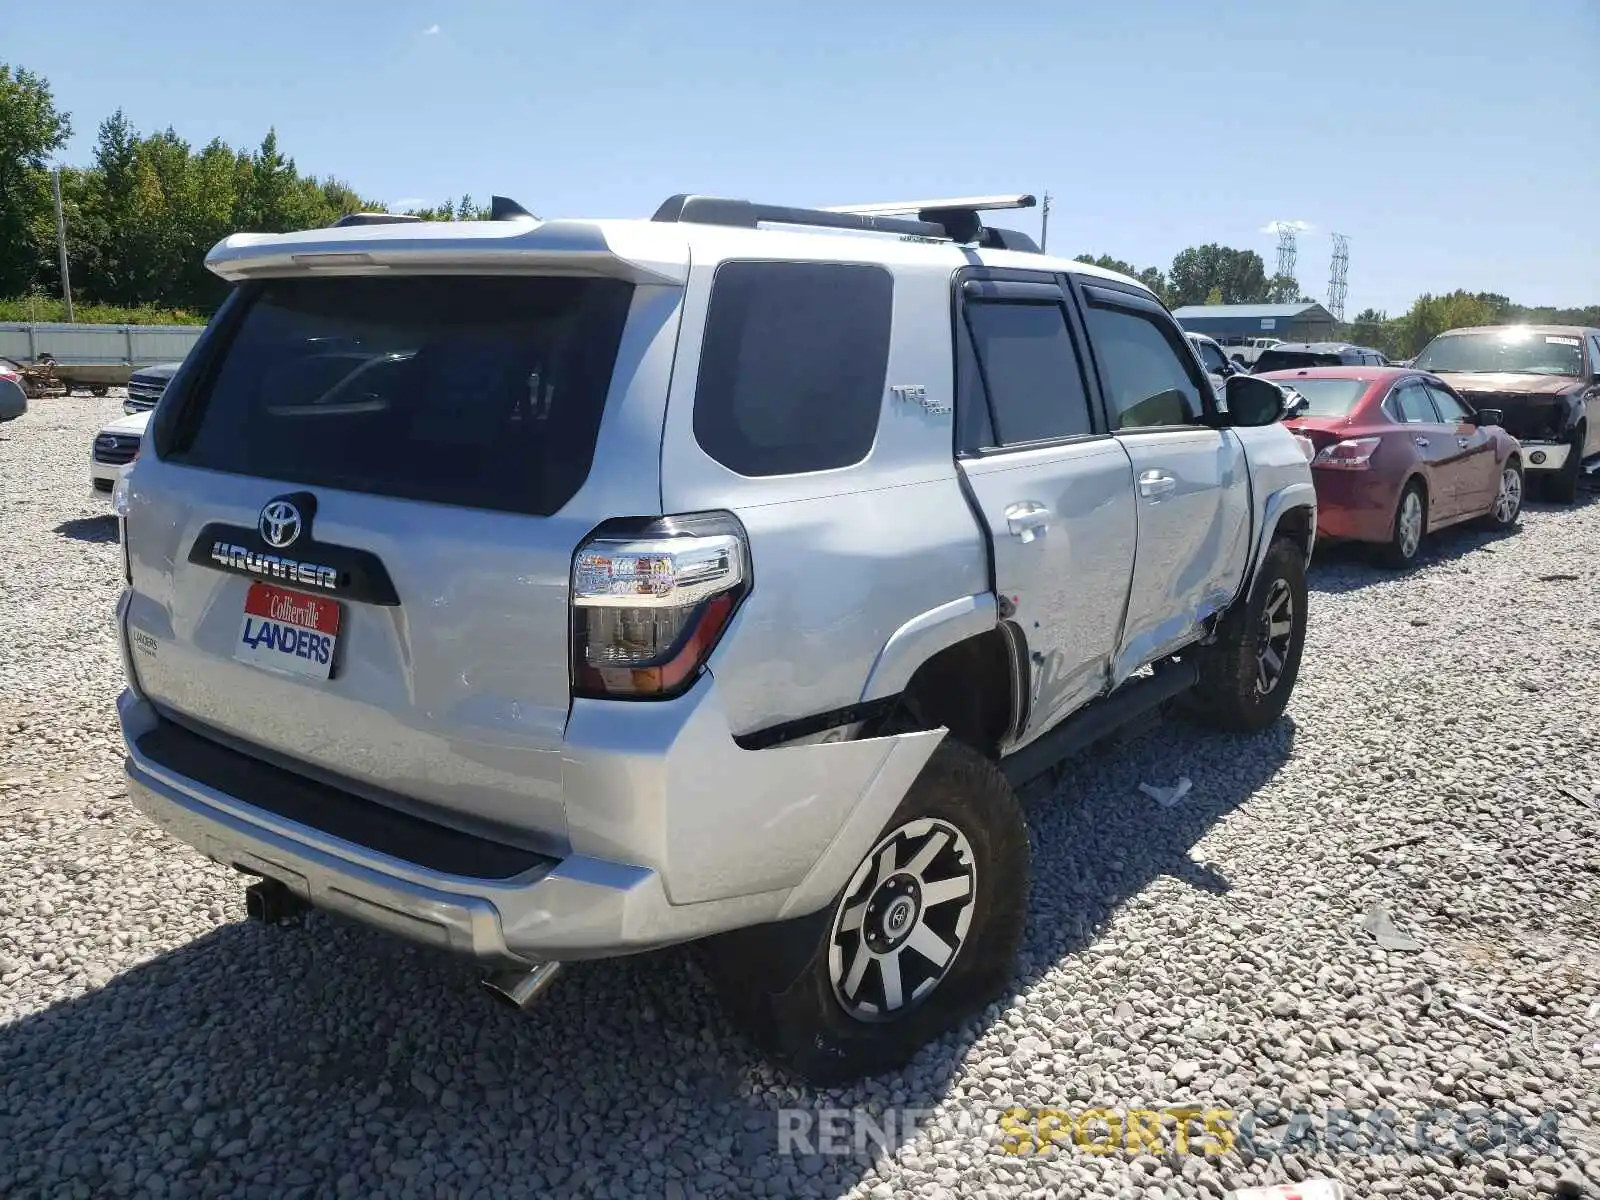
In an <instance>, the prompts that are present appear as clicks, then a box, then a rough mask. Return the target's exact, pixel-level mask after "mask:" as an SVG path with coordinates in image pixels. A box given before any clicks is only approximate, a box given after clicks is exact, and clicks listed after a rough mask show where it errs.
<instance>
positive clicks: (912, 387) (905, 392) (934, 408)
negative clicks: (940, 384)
mask: <svg viewBox="0 0 1600 1200" xmlns="http://www.w3.org/2000/svg"><path fill="white" fill-rule="evenodd" d="M889 394H890V395H892V396H893V397H894V398H895V399H896V400H900V401H903V402H904V403H906V404H916V405H919V406H920V407H922V408H923V409H924V410H926V411H927V412H930V413H935V414H937V413H947V412H949V411H950V406H949V405H948V404H941V403H940V402H939V401H937V400H934V399H932V398H931V397H930V396H929V395H928V389H927V388H925V387H923V386H922V384H920V383H892V384H890V385H889Z"/></svg>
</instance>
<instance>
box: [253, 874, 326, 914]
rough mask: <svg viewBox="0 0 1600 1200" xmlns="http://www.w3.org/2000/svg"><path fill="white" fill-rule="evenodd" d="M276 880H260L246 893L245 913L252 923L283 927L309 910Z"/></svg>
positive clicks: (297, 897) (304, 903)
mask: <svg viewBox="0 0 1600 1200" xmlns="http://www.w3.org/2000/svg"><path fill="white" fill-rule="evenodd" d="M309 907H310V905H308V904H307V903H306V902H305V901H304V900H302V899H300V897H299V896H296V895H295V894H294V893H293V892H291V891H290V890H289V889H288V888H287V887H285V886H284V885H283V884H281V883H279V882H278V881H277V880H276V879H258V880H257V881H256V882H255V883H252V884H251V885H250V886H249V887H247V888H246V889H245V891H244V911H245V913H246V915H248V916H249V918H250V919H251V920H252V921H260V922H261V923H262V924H263V925H282V924H284V923H285V922H287V921H292V920H293V919H294V918H295V917H298V916H300V915H301V914H302V913H304V912H305V911H306V909H307V908H309Z"/></svg>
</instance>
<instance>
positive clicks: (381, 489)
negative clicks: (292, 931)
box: [127, 274, 681, 851]
mask: <svg viewBox="0 0 1600 1200" xmlns="http://www.w3.org/2000/svg"><path fill="white" fill-rule="evenodd" d="M680 294H681V293H680V291H679V289H678V288H676V287H671V286H661V285H657V284H638V283H634V282H629V281H625V280H622V279H614V278H594V277H590V278H580V277H556V276H540V275H533V274H517V275H500V276H486V275H485V276H474V275H459V274H458V275H450V276H437V275H435V276H426V275H406V276H387V275H385V276H377V277H374V276H366V277H361V276H339V275H319V276H315V277H312V276H306V275H303V274H302V275H300V276H299V277H294V278H282V279H267V280H262V281H259V282H256V283H252V284H250V285H248V287H247V290H246V291H245V292H244V293H242V294H241V295H240V296H239V297H238V298H236V300H235V301H234V302H233V304H232V305H231V306H230V311H229V313H228V314H226V315H225V316H224V317H222V318H219V322H226V324H223V325H221V327H220V328H219V329H218V330H217V331H216V337H215V339H214V340H215V341H216V345H215V346H212V347H207V349H206V353H207V355H208V361H207V362H206V363H204V364H202V365H200V366H199V367H198V368H197V370H196V371H195V372H194V375H193V378H192V380H189V381H186V385H185V390H184V394H183V395H181V396H174V397H173V399H174V400H176V401H177V403H176V404H175V405H173V406H171V407H170V409H169V408H168V407H166V406H164V408H163V410H162V411H163V415H164V417H165V418H166V422H167V423H166V424H165V425H164V426H163V427H162V428H161V429H160V430H158V432H157V438H156V442H157V446H156V452H155V453H153V454H150V455H147V456H145V457H144V459H142V460H141V462H140V464H139V466H138V468H137V469H136V472H135V475H134V478H133V481H132V488H131V496H130V508H129V513H128V524H127V529H128V547H129V556H130V561H131V567H132V587H131V589H130V600H129V605H128V618H127V619H128V625H129V633H130V637H129V643H130V649H131V652H132V654H131V661H132V666H133V670H134V672H135V673H136V677H137V678H136V682H137V685H138V687H139V689H140V690H141V691H142V692H143V693H144V694H145V695H146V696H148V697H149V698H150V699H151V700H152V701H153V702H155V703H156V705H157V706H158V707H159V708H163V709H165V710H166V711H167V712H168V713H169V715H173V716H176V717H178V718H179V719H181V720H184V721H185V722H186V723H189V724H191V725H192V726H199V727H201V728H202V729H203V730H205V729H208V730H212V731H216V732H218V733H220V734H223V735H228V736H230V737H231V738H233V739H237V740H238V741H242V742H244V743H247V744H248V745H249V746H251V747H254V748H255V749H256V751H257V752H259V754H260V755H261V757H263V758H264V759H267V760H268V761H274V762H277V763H278V764H279V765H283V766H287V767H289V768H290V769H294V770H297V771H300V772H302V773H303V774H306V775H308V776H311V777H313V778H320V779H323V780H324V781H326V782H331V783H335V784H338V785H342V786H345V787H348V788H350V789H351V790H354V791H357V792H361V793H363V794H366V795H369V796H371V797H372V798H374V799H379V800H386V801H388V802H390V803H394V804H396V805H398V806H401V807H410V808H415V809H420V810H422V811H424V812H426V813H427V814H428V815H430V816H434V817H436V818H438V819H443V820H446V821H452V818H454V820H453V822H452V823H456V824H460V825H463V826H466V827H473V828H480V829H488V830H493V831H496V832H500V833H502V835H504V836H508V837H511V838H513V839H514V840H517V841H521V842H523V843H525V844H529V845H532V846H534V847H536V848H540V849H550V850H554V851H559V850H560V849H561V848H562V847H563V845H564V843H565V839H566V821H565V815H564V811H563V806H562V795H561V769H562V768H561V754H560V749H561V741H562V733H563V730H564V727H565V723H566V718H567V712H568V706H569V680H568V661H567V660H568V636H569V630H568V615H567V603H568V587H569V574H570V570H571V563H572V554H573V551H574V549H575V548H576V546H577V545H578V544H579V543H580V542H581V541H582V540H583V538H584V536H585V535H586V534H587V533H589V531H590V530H592V529H593V528H594V526H595V525H596V524H598V523H599V522H600V521H602V520H604V519H605V518H607V517H611V516H616V515H619V514H629V515H635V514H636V515H654V514H657V513H658V512H659V504H660V488H659V480H658V457H659V456H658V454H657V453H656V452H655V451H654V449H653V446H654V439H652V438H648V437H643V436H642V431H648V430H649V429H650V428H651V423H652V422H653V423H654V428H655V429H656V430H657V431H659V428H660V422H661V417H662V412H663V410H664V405H665V393H666V377H667V372H668V371H669V370H670V365H671V356H672V352H673V342H674V340H675V337H676V328H677V320H678V312H679V305H678V300H679V297H680ZM641 447H649V448H651V449H650V450H649V452H648V453H642V452H641Z"/></svg>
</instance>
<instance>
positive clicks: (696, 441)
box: [117, 196, 1316, 1082]
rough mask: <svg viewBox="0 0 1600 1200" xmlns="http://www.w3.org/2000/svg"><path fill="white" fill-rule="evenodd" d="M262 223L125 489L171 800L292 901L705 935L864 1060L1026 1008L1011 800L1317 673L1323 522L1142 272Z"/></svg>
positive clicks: (138, 720) (506, 942) (1022, 261)
mask: <svg viewBox="0 0 1600 1200" xmlns="http://www.w3.org/2000/svg"><path fill="white" fill-rule="evenodd" d="M1029 203H1031V197H1014V198H1009V199H1008V198H985V197H976V198H971V199H968V200H962V201H948V202H919V203H913V204H907V205H881V206H865V207H862V208H853V209H837V210H813V209H793V208H779V207H774V206H764V205H753V204H750V203H746V202H743V201H730V200H722V199H717V198H712V197H702V196H677V197H674V198H672V199H671V200H669V201H667V202H666V204H664V205H663V206H662V208H661V209H660V210H659V211H658V212H657V213H656V214H655V216H654V218H653V219H651V220H647V221H646V220H621V221H586V220H543V221H541V220H538V219H536V218H534V217H532V216H531V215H530V214H528V213H527V212H526V211H525V210H522V209H520V208H519V207H517V206H516V205H514V204H513V203H511V202H507V201H497V202H496V208H495V215H494V217H493V218H492V219H490V220H486V221H481V222H467V223H458V224H427V223H416V222H406V221H399V220H396V221H387V222H386V221H383V220H382V219H381V218H370V219H365V220H363V221H357V222H347V223H345V222H342V223H341V224H340V225H338V226H334V227H332V228H326V229H316V230H307V231H303V232H297V233H289V234H237V235H234V236H232V237H229V238H227V239H225V240H224V241H223V242H221V243H220V244H219V245H217V247H216V248H215V249H214V250H213V251H212V252H211V254H210V255H209V257H208V259H207V263H208V265H209V267H210V269H211V270H213V271H214V272H215V273H217V274H218V275H220V276H221V277H222V278H223V279H225V280H228V281H230V282H232V283H233V284H234V285H236V286H235V287H234V289H233V292H232V294H231V296H230V297H229V299H228V300H227V302H226V304H225V305H224V306H223V308H222V309H221V311H220V312H219V313H218V314H217V316H216V317H215V319H214V320H213V321H212V322H211V324H210V326H209V327H208V328H207V330H206V331H205V334H204V336H203V338H202V339H201V341H200V342H199V344H198V345H197V346H196V347H195V349H194V350H193V351H192V352H191V353H190V355H189V356H188V358H187V359H186V360H185V362H184V363H183V366H182V367H181V369H180V370H179V371H178V373H177V375H176V376H175V377H174V379H173V380H172V383H171V384H170V385H169V387H168V388H167V391H166V393H165V394H164V395H163V397H162V398H161V400H160V402H159V404H158V406H157V408H156V410H155V413H154V415H153V418H152V421H151V427H150V430H149V435H148V437H147V439H146V447H145V453H143V454H141V455H140V456H139V458H138V460H137V462H136V464H135V465H134V467H133V468H132V469H131V471H130V472H129V473H128V475H127V476H126V477H125V479H124V480H123V481H122V483H121V485H120V486H119V494H118V497H117V508H118V512H119V516H120V520H121V526H122V533H123V546H124V566H125V573H126V587H125V589H124V591H123V594H122V598H121V600H120V603H119V606H118V619H119V622H120V627H121V632H122V635H123V637H122V644H123V648H124V654H125V666H126V671H127V681H128V686H127V690H126V691H125V693H124V694H123V695H122V696H121V698H120V700H119V705H118V706H119V711H120V715H121V721H122V728H123V731H124V735H125V738H126V742H127V765H126V769H127V775H128V779H129V787H130V795H131V796H132V797H133V799H134V801H135V803H136V804H137V805H138V806H139V807H140V808H141V809H142V810H143V811H144V812H145V813H146V814H147V815H148V816H149V817H150V819H151V820H153V821H154V822H155V823H156V824H158V825H159V826H161V827H162V828H163V829H165V830H167V831H169V832H170V833H172V834H173V835H174V836H176V837H178V838H180V839H182V840H183V841H185V842H187V843H189V844H190V845H192V846H194V847H196V848H197V849H199V850H200V851H201V852H202V853H204V854H206V855H207V856H209V857H210V858H212V859H214V860H215V861H217V862H219V863H222V864H226V865H231V866H233V867H236V868H238V869H239V870H241V871H243V872H245V873H247V874H248V875H252V876H255V877H257V879H258V880H259V881H260V882H257V883H256V884H254V885H253V886H252V887H251V889H250V892H249V906H250V909H251V911H252V913H253V915H256V916H260V917H265V918H267V919H274V920H275V919H278V918H279V917H280V916H282V915H284V914H288V913H291V912H293V911H297V910H298V909H300V908H302V907H303V906H305V905H306V904H310V905H314V906H316V907H319V908H322V909H326V910H329V911H335V912H338V913H343V914H346V915H348V916H352V917H355V918H357V919H359V920H361V921H364V922H367V923H369V924H371V925H373V926H377V927H379V928H381V929H384V930H388V931H391V932H393V933H396V934H400V935H403V936H406V937H409V938H413V939H416V940H418V941H421V942H425V943H431V944H433V945H435V946H439V947H444V948H448V949H450V950H453V951H458V952H460V953H462V954H464V955H467V956H470V957H471V958H473V959H476V960H478V962H480V963H481V964H483V966H484V967H485V968H486V969H487V970H488V972H489V974H488V981H489V982H490V985H491V987H492V988H493V989H495V990H497V992H498V993H499V994H500V995H501V996H502V997H505V998H509V999H511V1000H513V1001H514V1002H517V1003H527V1002H529V1001H530V1000H531V999H532V997H533V996H534V995H535V994H536V993H537V992H538V991H539V990H540V989H541V988H542V987H543V986H544V985H545V984H546V983H547V982H548V980H549V979H550V978H551V976H552V975H553V974H554V973H555V971H556V970H557V968H558V966H559V964H560V963H562V962H564V961H569V960H582V959H590V958H601V957H607V956H614V955H622V954H628V953H632V952H636V951H640V950H645V949H649V948H654V947H661V946H666V945H670V944H674V943H685V942H690V941H697V942H700V943H701V944H702V948H703V950H704V952H705V955H704V961H705V962H706V963H707V967H708V974H709V976H710V977H711V978H712V979H713V980H714V981H715V983H716V985H717V987H718V989H719V991H720V994H721V995H722V997H723V1001H724V1004H725V1006H726V1008H727V1009H728V1011H729V1012H730V1014H731V1015H732V1016H733V1017H734V1018H735V1019H736V1020H737V1021H738V1023H739V1024H740V1025H741V1026H742V1027H743V1028H744V1029H745V1030H747V1031H748V1033H749V1035H750V1036H751V1037H752V1040H753V1041H755V1042H756V1044H757V1045H759V1046H760V1047H762V1048H763V1049H764V1050H765V1051H766V1052H767V1053H769V1054H770V1055H772V1056H774V1057H775V1058H776V1059H778V1060H780V1061H783V1062H786V1063H788V1064H789V1065H790V1066H791V1067H792V1068H793V1069H795V1070H796V1071H798V1072H799V1073H800V1074H802V1075H805V1076H807V1077H809V1078H811V1079H814V1080H817V1081H822V1082H828V1081H834V1082H836V1081H842V1080H846V1079H850V1078H854V1077H857V1076H860V1075H862V1074H866V1073H877V1072H880V1071H883V1070H887V1069H891V1068H894V1067H896V1066H898V1065H900V1064H903V1063H904V1062H906V1061H907V1060H908V1059H909V1058H910V1057H911V1056H912V1055H913V1054H914V1053H915V1051H916V1050H917V1049H918V1048H919V1047H920V1046H921V1045H923V1044H925V1043H926V1042H927V1041H928V1040H929V1039H930V1038H932V1037H934V1036H936V1035H938V1034H939V1033H941V1032H943V1031H945V1030H948V1029H950V1028H951V1027H952V1026H953V1025H955V1024H956V1023H957V1022H959V1021H961V1020H962V1019H964V1018H966V1017H967V1016H970V1015H971V1014H973V1013H974V1012H976V1011H977V1010H979V1009H980V1008H982V1007H983V1006H984V1005H986V1004H987V1003H988V1002H990V1001H992V1000H994V999H995V998H997V997H999V996H1001V995H1003V994H1004V992H1005V989H1006V988H1007V987H1008V986H1009V981H1010V978H1011V973H1012V970H1013V961H1014V956H1015V953H1016V950H1017V947H1018V943H1019V939H1020V938H1021V935H1022V932H1023V924H1024V919H1025V915H1026V911H1027V907H1028V889H1029V841H1028V834H1027V830H1026V825H1025V821H1024V814H1023V810H1022V808H1021V806H1020V804H1019V802H1018V799H1017V789H1021V788H1023V787H1024V786H1025V785H1029V784H1031V783H1033V782H1035V781H1037V780H1039V779H1040V778H1044V779H1046V780H1047V781H1048V779H1049V778H1050V775H1051V772H1052V771H1054V770H1056V768H1057V764H1058V763H1059V762H1060V761H1061V760H1062V759H1063V757H1064V756H1066V755H1068V754H1070V753H1072V752H1074V751H1076V750H1078V749H1081V748H1083V747H1085V746H1087V745H1089V744H1091V743H1094V742H1096V741H1099V740H1101V739H1103V738H1104V737H1105V736H1106V735H1107V734H1108V733H1110V732H1112V731H1113V729H1114V728H1115V727H1117V726H1119V725H1121V724H1122V723H1124V722H1126V721H1128V720H1129V719H1131V718H1134V717H1138V716H1142V715H1145V714H1148V713H1150V712H1152V711H1153V710H1155V709H1156V708H1157V707H1159V706H1163V705H1165V704H1167V702H1169V701H1175V700H1179V699H1180V698H1186V700H1187V701H1188V704H1187V707H1189V708H1190V709H1191V710H1192V711H1193V712H1194V713H1195V714H1196V715H1197V716H1198V717H1200V718H1202V719H1204V720H1206V721H1208V722H1211V723H1213V724H1215V725H1217V726H1220V727H1222V728H1225V729H1230V730H1235V731H1252V730H1260V729H1263V728H1264V727H1266V726H1267V725H1269V724H1270V723H1272V722H1273V721H1274V720H1276V719H1277V718H1278V716H1279V715H1280V714H1281V713H1282V711H1283V709H1284V705H1285V703H1286V702H1287V700H1288V697H1289V693H1290V691H1291V689H1292V688H1293V687H1294V684H1295V679H1296V675H1297V672H1298V669H1299V663H1300V655H1301V647H1302V645H1303V642H1304V637H1305V622H1306V590H1305V576H1304V572H1305V567H1306V564H1307V560H1308V557H1309V555H1310V553H1311V549H1312V543H1313V539H1314V534H1315V527H1316V510H1315V493H1314V492H1313V489H1312V483H1311V477H1310V473H1309V469H1308V466H1307V463H1306V460H1305V456H1304V454H1303V452H1302V450H1301V448H1300V447H1299V446H1298V445H1297V443H1296V441H1295V439H1294V437H1293V436H1292V435H1291V434H1290V433H1289V432H1288V430H1287V429H1285V428H1284V427H1283V426H1282V425H1280V424H1279V423H1278V418H1279V417H1280V415H1281V413H1282V412H1283V406H1284V404H1285V397H1284V393H1283V392H1282V391H1281V390H1280V389H1278V388H1277V387H1276V386H1275V385H1273V384H1271V383H1269V382H1267V381H1265V380H1261V379H1255V378H1251V377H1248V376H1236V377H1234V378H1232V379H1230V380H1228V382H1227V386H1226V389H1225V392H1224V394H1223V395H1221V396H1217V395H1215V394H1214V393H1213V391H1212V389H1211V388H1210V387H1208V386H1207V382H1206V377H1205V375H1204V373H1203V371H1202V369H1201V367H1200V364H1199V363H1198V361H1197V360H1196V358H1195V356H1194V354H1193V353H1191V352H1190V350H1189V348H1188V346H1187V344H1186V343H1185V340H1184V335H1183V332H1182V331H1181V330H1180V329H1179V327H1178V326H1177V325H1176V324H1175V323H1174V321H1173V319H1172V317H1171V316H1170V315H1169V314H1168V312H1167V311H1166V310H1165V309H1164V308H1163V307H1162V305H1161V304H1160V303H1159V302H1158V301H1157V300H1156V298H1155V297H1154V296H1153V295H1152V294H1151V293H1150V292H1149V291H1148V290H1146V289H1145V288H1144V287H1143V286H1141V285H1140V284H1138V283H1136V282H1135V281H1133V280H1131V279H1128V278H1125V277H1123V276H1120V275H1115V274H1112V273H1109V272H1107V271H1103V270H1100V269H1097V268H1095V267H1092V266H1088V265H1085V264H1083V263H1079V262H1071V261H1067V260H1064V259H1055V258H1049V257H1046V256H1044V255H1043V254H1041V253H1039V252H1038V250H1037V247H1035V246H1034V245H1033V243H1032V242H1031V241H1030V240H1029V239H1028V238H1026V236H1024V235H1021V234H1018V233H1015V232H1013V231H1009V230H1004V229H998V228H992V227H988V226H986V225H984V224H983V222H982V219H981V214H982V213H983V212H987V211H989V210H991V209H995V208H1004V207H1019V206H1025V205H1026V204H1029Z"/></svg>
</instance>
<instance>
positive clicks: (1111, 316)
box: [1086, 304, 1205, 429]
mask: <svg viewBox="0 0 1600 1200" xmlns="http://www.w3.org/2000/svg"><path fill="white" fill-rule="evenodd" d="M1086 315H1087V323H1088V326H1089V341H1090V344H1091V345H1093V346H1094V353H1095V359H1096V361H1097V362H1098V363H1099V364H1100V381H1101V384H1102V385H1103V386H1104V388H1105V393H1106V401H1107V407H1109V408H1110V410H1111V419H1112V421H1113V422H1114V424H1115V425H1116V427H1117V428H1118V429H1149V428H1154V427H1159V426H1169V425H1193V424H1195V423H1196V422H1197V421H1199V420H1200V418H1201V414H1203V413H1204V412H1205V406H1204V404H1203V403H1202V401H1201V399H1200V383H1199V380H1198V379H1197V378H1196V373H1195V372H1194V369H1193V364H1194V356H1193V355H1183V354H1181V353H1180V352H1179V350H1178V347H1177V345H1176V341H1175V339H1176V337H1177V335H1176V334H1175V333H1169V332H1168V330H1167V329H1166V328H1164V327H1163V325H1162V324H1161V323H1159V322H1158V321H1157V320H1156V319H1155V318H1154V317H1153V316H1147V315H1145V314H1144V313H1141V312H1136V311H1134V310H1132V309H1126V308H1118V307H1111V306H1106V305H1100V304H1090V305H1089V306H1088V308H1087V310H1086ZM1185 359H1187V360H1188V361H1187V363H1186V362H1185Z"/></svg>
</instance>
